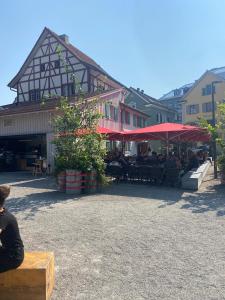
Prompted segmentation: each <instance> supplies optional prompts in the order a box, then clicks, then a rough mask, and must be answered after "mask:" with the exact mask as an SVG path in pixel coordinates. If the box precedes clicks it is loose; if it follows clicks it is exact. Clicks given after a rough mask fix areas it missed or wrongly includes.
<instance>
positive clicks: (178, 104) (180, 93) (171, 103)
mask: <svg viewBox="0 0 225 300" xmlns="http://www.w3.org/2000/svg"><path fill="white" fill-rule="evenodd" d="M192 85H193V83H189V84H185V85H183V86H182V87H180V88H177V89H174V90H172V91H170V92H169V93H167V94H165V95H163V96H162V97H161V98H160V99H159V101H160V102H161V103H163V104H164V105H165V106H167V107H169V108H171V109H174V110H175V111H176V112H177V122H179V123H182V122H183V120H182V98H183V97H184V95H185V94H186V93H187V92H188V91H189V90H190V88H191V87H192Z"/></svg>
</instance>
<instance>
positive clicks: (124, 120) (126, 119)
mask: <svg viewBox="0 0 225 300" xmlns="http://www.w3.org/2000/svg"><path fill="white" fill-rule="evenodd" d="M124 98H125V90H124V89H117V90H114V91H111V92H108V93H104V94H103V95H100V100H101V103H100V104H99V110H100V113H101V114H102V115H103V116H104V117H103V118H102V119H101V120H100V123H99V125H100V126H101V127H105V128H109V129H112V130H117V131H123V130H132V129H136V128H139V127H144V125H145V122H146V120H147V118H148V117H147V115H146V114H144V113H142V112H140V111H137V110H136V109H134V108H132V107H129V106H127V105H126V104H125V103H124ZM135 120H136V122H135Z"/></svg>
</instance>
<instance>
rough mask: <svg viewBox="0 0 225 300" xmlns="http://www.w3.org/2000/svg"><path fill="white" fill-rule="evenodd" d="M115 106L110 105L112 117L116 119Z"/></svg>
mask: <svg viewBox="0 0 225 300" xmlns="http://www.w3.org/2000/svg"><path fill="white" fill-rule="evenodd" d="M114 118H115V116H114V106H112V105H110V119H112V120H114Z"/></svg>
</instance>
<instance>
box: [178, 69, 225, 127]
mask: <svg viewBox="0 0 225 300" xmlns="http://www.w3.org/2000/svg"><path fill="white" fill-rule="evenodd" d="M212 82H215V83H214V99H215V104H216V103H222V102H224V99H225V67H221V68H215V69H211V70H209V71H206V72H205V73H204V74H203V75H202V76H201V77H200V78H199V79H198V80H196V81H195V83H194V84H193V86H192V87H191V89H189V91H188V92H187V93H186V94H185V95H184V96H183V110H182V112H183V121H184V123H189V124H197V123H198V122H199V119H200V118H204V119H206V120H208V121H209V122H211V121H212ZM215 109H216V105H215Z"/></svg>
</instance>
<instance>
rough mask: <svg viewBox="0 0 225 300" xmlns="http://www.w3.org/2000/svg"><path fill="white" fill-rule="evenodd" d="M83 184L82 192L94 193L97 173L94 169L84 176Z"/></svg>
mask: <svg viewBox="0 0 225 300" xmlns="http://www.w3.org/2000/svg"><path fill="white" fill-rule="evenodd" d="M85 177H86V178H85V179H86V180H85V185H84V192H85V193H95V192H96V191H97V173H96V171H94V170H93V171H91V172H88V173H87V174H86V176H85Z"/></svg>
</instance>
